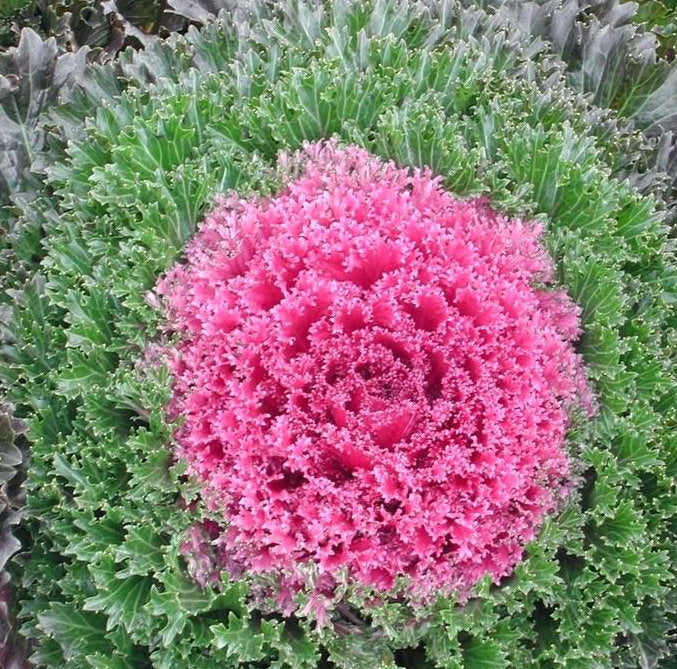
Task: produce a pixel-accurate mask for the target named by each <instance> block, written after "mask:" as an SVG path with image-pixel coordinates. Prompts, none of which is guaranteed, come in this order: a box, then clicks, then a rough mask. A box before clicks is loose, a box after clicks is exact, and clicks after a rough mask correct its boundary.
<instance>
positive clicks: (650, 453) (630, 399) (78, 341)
mask: <svg viewBox="0 0 677 669" xmlns="http://www.w3.org/2000/svg"><path fill="white" fill-rule="evenodd" d="M85 5H86V6H85ZM142 9H143V11H142ZM85 10H87V11H85ZM151 10H152V11H151ZM219 10H221V13H220V15H219V18H218V19H215V18H214V15H215V14H216V13H217V12H218V11H219ZM636 10H637V7H636V6H635V5H634V4H632V3H618V2H614V1H612V0H609V1H605V2H600V1H598V0H592V1H591V2H583V1H582V0H581V1H579V0H570V1H568V2H567V1H565V0H562V1H560V0H549V1H547V2H540V1H539V2H501V1H500V0H496V1H487V2H474V3H473V2H465V1H464V2H453V1H451V0H447V1H444V0H425V1H421V2H413V1H406V0H399V1H398V0H370V1H368V2H360V3H357V2H351V1H350V0H334V2H331V3H320V2H301V1H296V0H287V1H284V2H263V1H261V2H257V1H255V2H241V3H236V2H218V1H217V0H214V1H213V2H200V1H199V0H174V1H173V2H169V3H167V4H166V5H165V4H157V5H156V4H154V3H132V2H128V3H126V4H124V5H123V3H122V1H120V2H118V3H117V4H116V3H114V2H107V3H106V2H104V3H89V4H88V3H78V2H74V3H71V4H68V5H67V4H66V3H49V5H47V4H41V3H35V4H31V3H28V5H27V6H26V8H24V9H22V10H20V11H21V12H23V13H20V14H19V15H16V16H19V17H25V21H27V22H33V25H34V28H36V29H38V30H39V31H41V33H39V32H36V31H34V30H33V29H30V28H27V29H26V30H24V31H23V32H22V33H21V36H20V39H19V40H18V42H17V45H16V46H14V47H11V48H9V49H8V50H6V51H5V52H4V53H3V54H2V55H0V73H1V77H0V108H1V109H2V113H0V197H2V199H3V209H2V214H1V215H0V220H1V221H2V231H3V233H2V261H1V262H2V273H3V280H4V291H3V293H2V298H1V300H2V307H1V309H2V311H1V313H2V316H1V320H0V323H1V327H2V339H3V348H2V356H3V365H2V368H1V370H0V375H1V376H0V378H1V380H2V384H3V388H4V394H5V395H6V398H7V400H8V401H9V402H11V403H12V404H13V407H7V408H6V409H4V414H3V418H2V421H1V422H0V428H1V430H2V431H1V434H0V444H1V446H0V448H1V449H2V450H1V452H0V457H1V460H0V484H1V485H2V495H1V496H0V520H1V522H2V527H1V529H0V537H1V539H0V540H1V541H2V544H1V545H0V568H2V569H3V572H2V578H1V579H0V588H1V590H0V593H1V596H0V623H1V624H2V627H0V630H3V633H2V634H0V645H2V648H3V649H2V650H0V662H4V664H5V665H6V666H12V667H19V666H26V657H27V656H29V659H30V662H31V663H32V664H33V665H35V666H39V667H73V668H76V667H77V668H80V667H94V668H104V667H105V668H110V669H122V668H126V667H129V668H132V667H133V668H134V669H139V668H142V667H160V668H167V669H180V668H181V667H191V668H199V667H215V666H224V667H230V666H232V667H238V666H240V667H280V668H282V667H296V668H302V667H347V668H351V669H353V668H359V667H365V669H366V668H367V667H369V668H371V667H395V666H400V667H411V668H414V667H459V668H460V667H468V668H469V669H470V668H472V669H475V668H480V669H485V668H486V669H493V668H496V669H499V668H503V667H520V668H521V667H534V668H536V667H538V668H554V667H566V668H572V669H575V668H579V667H580V668H581V669H588V668H590V667H600V668H606V667H618V668H621V667H622V668H628V669H634V668H635V667H642V668H643V669H644V668H647V667H660V668H661V669H668V668H670V667H672V666H674V662H675V659H676V655H677V651H676V650H675V627H676V626H677V588H676V579H677V574H676V571H677V548H676V545H677V544H676V542H675V539H676V534H677V492H676V491H675V477H676V475H677V445H676V443H675V442H676V440H675V404H676V402H675V400H676V397H675V389H676V386H675V379H674V369H673V365H674V361H675V343H676V338H675V329H674V328H675V304H676V303H677V293H676V286H675V280H676V278H677V274H676V268H675V256H674V242H673V235H672V232H671V230H672V225H673V221H674V216H675V215H674V203H675V198H674V194H675V193H674V184H675V178H676V176H677V167H676V165H677V161H676V160H675V132H676V131H677V94H676V93H677V90H676V89H677V70H676V69H675V66H674V65H673V64H672V62H671V53H670V49H671V48H672V47H671V44H672V43H671V39H672V37H671V36H672V34H673V33H672V30H673V29H672V27H671V25H672V23H671V22H672V16H673V14H672V10H671V9H670V8H669V7H668V6H667V5H665V6H664V5H659V4H658V3H655V2H652V3H647V4H645V5H642V6H641V7H640V10H639V12H636ZM6 13H9V12H6ZM45 17H51V18H49V19H48V20H46V19H45ZM16 20H17V21H19V20H22V21H23V20H24V18H17V19H16ZM45 21H47V22H45ZM78 22H79V23H78ZM659 24H660V25H659ZM78 26H79V27H78ZM655 26H658V27H657V28H656V30H657V34H658V37H656V36H654V34H653V33H651V32H648V31H647V29H648V28H654V27H655ZM78 31H79V32H78ZM116 31H117V32H116ZM120 31H122V32H120ZM172 31H178V32H174V34H172V35H171V36H170V37H168V38H166V39H164V38H161V36H162V35H165V34H166V33H168V32H172ZM179 33H185V34H183V35H182V34H179ZM5 35H6V37H7V40H8V41H12V40H13V39H15V33H14V32H13V30H12V29H11V22H10V28H9V29H8V32H7V33H6V34H5ZM48 35H51V37H48ZM78 35H79V36H78ZM156 35H157V36H156ZM86 44H89V45H91V46H92V47H95V49H94V50H92V49H89V48H88V47H84V48H79V47H81V46H82V45H86ZM125 45H129V46H130V47H132V48H129V49H127V50H123V51H121V52H120V53H119V55H118V56H117V57H116V58H113V56H114V55H115V54H118V51H120V49H121V48H122V47H123V46H125ZM140 47H144V48H140ZM331 136H336V137H338V138H339V140H340V141H342V142H344V143H348V142H350V143H355V144H358V145H360V146H363V147H365V148H367V149H369V150H370V151H372V152H374V153H376V154H378V155H380V156H382V157H384V158H392V159H394V160H395V161H396V162H398V163H399V164H401V165H408V166H430V167H431V168H432V169H433V171H434V172H435V173H437V174H440V175H442V176H443V178H444V182H445V185H446V187H447V188H448V189H449V190H451V191H452V192H453V193H456V194H458V195H461V196H468V195H480V194H485V195H488V196H489V197H490V198H491V200H492V202H493V204H494V206H495V207H496V208H497V209H499V210H503V211H506V212H508V213H510V214H516V215H520V216H524V217H537V218H538V219H540V220H542V221H543V222H544V224H545V226H546V242H547V245H548V248H549V251H550V253H551V255H552V257H553V258H554V259H555V260H556V262H557V270H558V277H557V278H558V281H559V282H560V283H561V284H562V285H564V286H566V288H567V290H568V291H569V293H570V294H571V295H572V297H573V298H574V299H575V300H576V302H578V304H580V305H581V307H582V309H583V325H584V329H585V334H584V336H583V337H582V339H581V340H580V342H579V346H578V348H579V351H580V352H581V353H582V355H583V356H584V358H585V361H586V364H587V366H588V369H589V371H590V375H591V379H592V383H593V386H594V390H595V392H596V394H597V396H598V399H599V403H600V411H599V414H598V416H597V417H596V418H595V419H594V420H593V421H591V422H585V421H579V422H576V424H575V428H574V429H573V430H572V432H571V434H570V438H569V444H568V448H569V452H570V454H571V455H572V457H573V458H575V461H576V463H577V466H578V472H577V476H578V487H577V490H578V492H577V494H576V495H575V496H574V497H573V498H572V499H571V500H570V502H569V504H568V505H567V507H566V508H565V509H564V510H563V511H562V512H561V513H560V514H559V515H557V516H554V517H552V518H551V519H550V520H548V521H547V522H546V524H545V525H544V527H543V528H542V531H541V533H540V535H539V537H538V539H537V540H536V541H534V542H533V543H532V544H531V545H530V546H529V547H528V551H527V556H526V558H525V560H524V561H523V562H522V563H521V564H520V565H519V566H518V568H517V569H516V571H515V573H514V575H513V576H512V577H511V578H509V579H507V580H506V581H505V582H503V583H502V584H501V585H500V586H492V585H490V584H489V583H488V582H484V583H482V584H481V585H480V586H479V587H478V588H476V591H475V592H474V593H473V597H472V598H471V599H470V600H469V601H468V602H467V603H465V604H463V605H460V604H459V603H458V602H456V601H454V600H453V599H448V598H440V599H439V600H438V601H436V602H434V603H432V604H431V605H430V606H428V607H420V608H416V609H413V608H411V607H410V606H408V605H407V603H406V602H404V601H386V602H383V603H382V604H381V605H380V606H377V607H370V608H367V607H365V606H364V605H363V604H362V601H363V599H364V598H363V597H361V596H360V593H358V592H352V591H350V590H348V591H347V592H346V593H345V597H344V600H343V601H342V602H341V603H340V605H339V606H337V607H336V610H335V611H334V613H333V619H332V625H331V626H330V627H329V628H324V629H317V627H316V626H315V624H314V623H313V621H312V620H310V619H306V618H304V617H303V616H299V617H292V618H286V619H285V618H283V617H282V616H280V615H279V614H277V613H275V611H274V610H272V608H270V607H268V606H266V604H265V602H264V603H262V602H261V601H260V598H258V599H257V598H256V597H254V593H255V591H256V588H257V587H258V586H259V585H260V584H259V583H258V582H257V581H256V580H255V579H253V578H250V577H245V578H243V579H242V580H240V581H236V582H228V581H227V580H226V579H225V577H224V579H223V582H222V583H221V584H220V586H219V587H212V588H207V589H202V588H200V587H199V586H198V585H196V584H195V583H194V582H193V581H192V580H191V579H190V578H189V576H188V569H187V565H186V562H185V559H184V558H183V557H182V556H181V551H180V547H181V544H182V542H183V541H184V540H185V537H186V534H185V532H186V530H187V529H188V528H189V526H190V525H191V524H192V523H193V522H194V521H195V520H196V519H198V518H200V517H201V515H202V514H204V513H205V512H204V511H201V509H200V505H199V503H198V504H197V506H196V508H195V510H194V511H193V512H192V513H187V512H186V509H185V508H184V506H185V505H183V506H182V505H181V504H180V503H179V501H180V500H181V499H188V500H191V499H192V500H196V501H198V502H199V496H198V495H197V490H196V488H195V487H194V485H193V483H192V482H191V481H189V480H187V479H186V477H185V476H184V475H183V470H182V466H181V464H180V463H174V462H173V461H172V458H171V449H170V448H168V444H170V442H171V433H172V426H170V425H167V424H166V422H165V418H164V411H163V407H164V405H165V404H166V401H167V399H168V397H169V391H170V388H169V378H168V374H167V372H166V370H164V369H163V368H158V367H155V366H152V365H146V364H140V360H142V358H143V355H144V352H146V351H147V350H148V346H149V345H151V344H157V343H162V341H161V340H158V334H157V333H158V331H159V330H158V325H159V319H160V315H159V313H158V311H157V310H156V308H155V307H154V305H153V304H151V303H149V301H148V298H147V296H148V291H149V290H150V289H151V288H152V287H153V285H154V284H155V281H156V279H157V277H158V275H159V274H161V273H162V272H163V271H165V270H166V269H167V268H168V267H170V266H171V265H172V264H173V263H174V262H175V260H176V259H178V258H179V257H180V256H181V253H182V250H183V247H184V245H185V243H186V241H187V240H188V239H189V238H190V237H191V235H192V234H193V233H194V231H195V228H196V225H197V223H198V222H199V221H200V220H201V218H202V217H203V215H204V213H205V212H206V211H207V210H208V209H209V208H210V206H211V203H212V198H213V196H214V194H216V193H223V192H227V191H228V190H229V189H237V191H238V192H240V193H243V194H251V193H260V194H269V193H273V192H275V190H276V188H277V185H278V184H279V175H278V173H277V171H276V167H275V165H276V156H277V154H278V152H279V151H280V150H283V149H285V150H294V149H297V148H299V147H300V146H301V144H302V142H303V141H305V140H316V139H321V138H325V137H331ZM10 415H14V418H10ZM24 423H25V426H24ZM24 427H25V431H24ZM28 444H30V465H29V466H27V465H28V460H29V458H28V453H29V448H28ZM24 491H25V492H26V502H25V506H23V507H22V505H23V497H24ZM19 516H21V523H20V525H19ZM17 526H18V529H17ZM17 551H18V552H17ZM10 556H11V559H10ZM10 579H11V580H10ZM10 584H11V586H12V590H13V593H14V594H13V595H12V594H10V593H11V590H10ZM362 594H363V593H362ZM10 620H14V621H16V622H15V623H13V624H10Z"/></svg>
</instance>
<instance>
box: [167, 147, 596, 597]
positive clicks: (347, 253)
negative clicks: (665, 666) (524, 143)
mask: <svg viewBox="0 0 677 669" xmlns="http://www.w3.org/2000/svg"><path fill="white" fill-rule="evenodd" d="M286 162H288V163H289V161H288V160H287V161H286ZM288 167H289V168H290V169H291V168H293V169H295V170H297V171H298V170H300V171H301V176H299V177H298V178H296V179H295V180H291V181H290V183H289V184H288V186H287V187H286V189H285V190H284V191H283V192H282V193H280V194H279V195H278V196H276V197H274V198H272V199H268V200H261V201H241V200H239V199H237V198H236V197H231V198H230V199H228V200H224V201H221V202H220V204H219V206H217V208H216V209H215V210H214V211H213V212H212V213H211V214H210V215H209V216H208V217H207V219H206V221H205V223H204V224H203V226H202V228H201V230H200V232H199V234H198V235H197V236H196V238H195V239H194V241H193V242H192V243H191V245H190V247H189V249H188V251H187V263H186V264H178V265H176V266H175V267H174V268H173V269H172V270H171V271H170V272H169V273H168V275H167V276H166V277H165V278H164V279H163V280H162V281H161V283H160V285H159V291H160V292H161V293H163V294H164V295H165V296H166V300H167V302H168V305H169V309H170V313H171V314H172V318H173V320H172V326H173V327H174V328H175V329H176V330H177V331H178V332H180V333H181V334H182V342H181V343H180V345H179V347H178V349H177V350H176V351H175V357H174V363H173V372H174V375H175V385H174V400H173V406H172V411H173V412H176V413H180V414H182V415H183V416H184V417H185V422H184V424H183V425H182V427H181V428H180V429H179V431H178V433H177V441H178V452H179V455H181V456H182V457H184V458H185V459H186V460H187V462H188V464H189V468H190V471H191V473H193V474H194V475H196V476H197V477H198V478H199V479H200V480H201V481H202V484H203V490H204V494H205V498H206V499H208V500H209V502H210V503H211V504H212V505H213V506H215V507H218V508H220V509H221V510H222V511H223V513H224V518H225V520H226V521H227V524H228V528H229V529H228V532H227V535H226V539H225V541H226V543H227V547H228V550H229V551H230V554H232V555H234V556H236V558H237V560H239V561H240V562H241V563H244V564H245V565H246V566H247V568H249V569H251V570H254V571H257V570H258V571H275V572H285V571H287V572H288V573H293V572H294V569H295V566H296V565H298V564H303V563H307V562H313V563H315V564H316V565H318V568H319V569H320V571H321V572H324V573H326V574H333V573H335V572H336V571H337V570H339V569H341V568H346V569H347V572H348V573H349V574H350V575H351V577H352V578H354V579H357V580H358V581H360V582H363V583H366V584H372V585H375V586H377V587H380V588H388V587H390V586H392V585H393V583H394V579H395V578H396V577H397V576H399V575H403V576H409V577H410V579H411V580H410V583H411V584H412V586H411V587H412V588H416V591H417V592H421V591H426V592H429V591H430V590H431V589H433V588H436V589H442V590H452V589H459V590H461V591H467V589H468V588H469V587H470V586H472V585H473V584H474V583H475V582H476V581H477V580H478V579H479V578H481V577H482V576H483V575H485V574H487V573H488V574H491V575H492V576H493V578H494V579H495V580H498V579H499V578H500V577H502V576H504V575H505V574H507V573H509V572H510V571H511V570H512V568H513V567H514V565H515V563H516V562H517V561H518V560H519V559H520V557H521V554H522V551H523V547H524V545H525V542H527V541H529V540H530V539H532V538H533V537H534V534H535V532H536V530H537V529H538V526H539V524H540V523H541V521H542V520H543V517H544V514H546V513H548V512H549V511H551V510H552V509H553V508H554V507H555V505H556V504H557V502H558V500H559V499H561V497H562V495H563V494H564V490H565V487H566V484H565V482H566V479H567V475H568V472H569V465H568V459H567V456H566V453H565V451H564V449H563V442H564V438H565V432H566V429H567V423H568V409H569V408H570V406H571V405H572V403H573V402H576V401H578V400H579V399H580V398H581V397H582V396H585V397H587V390H586V384H585V380H584V374H583V371H582V368H581V364H580V360H579V357H578V356H577V355H576V354H575V353H574V351H573V348H572V345H571V341H572V340H573V339H575V338H576V337H577V336H578V335H579V312H578V309H577V308H576V307H575V306H574V305H573V304H572V303H571V301H570V300H569V299H568V297H567V296H566V295H565V294H564V293H561V292H553V291H547V290H543V289H538V288H536V287H535V284H537V283H540V284H544V283H546V282H548V281H550V279H551V275H552V266H551V263H550V262H549V260H548V258H547V256H546V253H545V252H544V249H543V248H542V246H541V245H540V243H539V235H540V232H541V230H540V228H539V226H538V225H536V224H527V223H524V222H522V221H519V220H511V219H507V218H505V217H504V216H501V215H498V214H497V213H495V212H494V211H493V210H492V209H491V208H490V207H489V206H488V205H487V204H486V202H484V201H481V200H471V201H460V200H457V199H454V198H453V197H452V196H451V195H449V194H448V193H446V192H445V191H444V190H443V189H442V187H441V185H440V182H439V180H437V179H435V178H432V177H431V176H430V174H428V173H427V172H418V171H417V172H415V173H413V174H412V173H411V172H410V171H408V170H405V169H399V168H398V167H396V166H395V165H393V164H392V163H387V164H386V163H383V162H381V161H380V160H378V159H377V158H375V157H373V156H372V155H370V154H369V153H367V152H366V151H364V150H361V149H359V148H355V147H350V148H347V149H340V148H338V147H337V145H335V144H334V143H331V142H330V143H320V144H315V145H311V146H307V147H306V149H305V151H304V152H303V153H302V154H301V155H299V156H297V157H296V158H295V159H294V160H292V161H291V163H289V164H288Z"/></svg>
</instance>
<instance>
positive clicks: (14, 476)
mask: <svg viewBox="0 0 677 669" xmlns="http://www.w3.org/2000/svg"><path fill="white" fill-rule="evenodd" d="M23 431H24V425H23V423H22V421H20V420H17V419H16V418H14V417H13V407H12V406H11V405H6V404H5V405H2V406H0V663H2V666H3V667H7V668H8V669H21V668H23V667H25V666H27V665H26V659H25V644H24V643H23V641H22V640H21V639H20V637H19V636H18V633H17V629H16V627H15V625H14V618H13V616H12V615H10V609H11V608H12V607H13V596H12V595H13V588H12V584H11V583H10V574H9V571H8V569H7V563H8V561H9V559H10V558H11V557H12V555H14V554H15V553H16V552H17V551H18V550H20V549H21V542H20V541H19V539H18V538H17V537H16V536H15V535H14V530H15V529H16V527H17V525H18V524H19V522H20V520H21V509H22V507H23V505H24V501H25V500H24V489H23V484H24V481H25V478H26V470H27V465H28V452H27V445H26V443H25V441H24V440H23V439H22V436H21V435H22V433H23Z"/></svg>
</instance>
